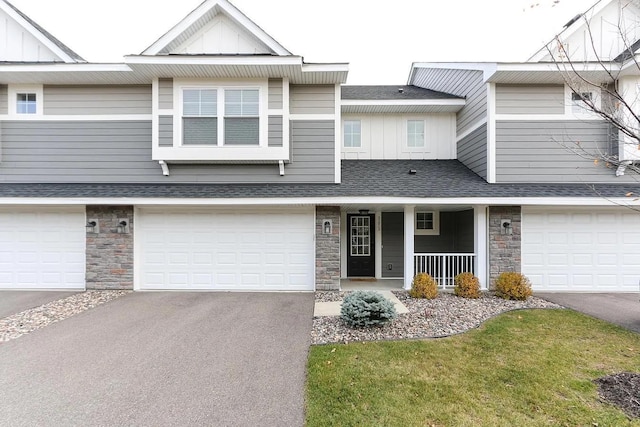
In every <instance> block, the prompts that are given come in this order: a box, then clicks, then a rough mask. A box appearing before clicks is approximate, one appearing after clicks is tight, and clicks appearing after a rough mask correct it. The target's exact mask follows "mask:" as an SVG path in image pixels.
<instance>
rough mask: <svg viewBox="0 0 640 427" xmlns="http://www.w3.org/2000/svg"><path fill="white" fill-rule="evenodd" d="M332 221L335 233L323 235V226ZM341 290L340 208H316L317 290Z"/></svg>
mask: <svg viewBox="0 0 640 427" xmlns="http://www.w3.org/2000/svg"><path fill="white" fill-rule="evenodd" d="M325 220H331V222H332V225H333V231H332V233H331V234H323V232H322V224H323V222H324V221H325ZM339 289H340V207H339V206H317V207H316V290H318V291H330V290H336V291H337V290H339Z"/></svg>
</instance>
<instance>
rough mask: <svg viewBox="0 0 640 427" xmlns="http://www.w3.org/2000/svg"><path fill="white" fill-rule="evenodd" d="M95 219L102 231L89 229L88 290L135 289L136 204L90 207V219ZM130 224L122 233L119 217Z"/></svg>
mask: <svg viewBox="0 0 640 427" xmlns="http://www.w3.org/2000/svg"><path fill="white" fill-rule="evenodd" d="M92 219H95V220H97V222H98V224H99V232H98V233H89V232H87V250H86V273H85V277H86V286H87V289H133V227H134V221H133V206H87V221H89V220H92ZM119 219H126V220H127V222H128V223H129V230H128V232H127V233H122V234H121V233H118V232H117V227H118V220H119Z"/></svg>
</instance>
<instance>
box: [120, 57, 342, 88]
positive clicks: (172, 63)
mask: <svg viewBox="0 0 640 427" xmlns="http://www.w3.org/2000/svg"><path fill="white" fill-rule="evenodd" d="M125 62H126V64H127V65H128V66H129V67H131V69H132V70H133V71H134V72H135V73H136V74H141V75H145V76H147V77H149V78H154V77H165V76H172V77H175V78H195V79H197V78H202V79H227V78H236V79H238V78H240V79H252V78H269V77H285V78H288V79H289V81H290V83H294V84H296V83H298V84H342V83H345V82H346V80H347V74H348V72H349V64H346V63H336V64H306V63H304V62H303V59H302V57H301V56H262V55H260V56H241V55H239V56H207V55H203V56H190V55H168V56H142V55H131V56H126V57H125Z"/></svg>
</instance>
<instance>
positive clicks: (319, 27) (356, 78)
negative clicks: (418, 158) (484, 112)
mask: <svg viewBox="0 0 640 427" xmlns="http://www.w3.org/2000/svg"><path fill="white" fill-rule="evenodd" d="M9 1H10V2H11V3H12V4H13V5H14V6H16V7H17V8H18V9H20V10H22V11H23V12H24V13H26V14H27V15H28V16H30V17H31V18H32V19H33V20H35V21H36V22H37V23H38V24H40V25H41V26H43V27H44V28H45V29H46V30H47V31H49V32H50V33H52V34H53V35H54V36H56V37H57V38H58V39H60V40H61V41H62V42H63V43H65V44H66V45H68V46H69V47H70V48H71V49H73V50H74V51H76V52H77V53H78V54H80V55H81V56H83V57H84V58H85V59H87V60H88V61H91V62H122V57H123V56H124V55H127V54H136V53H140V52H141V51H142V50H144V49H145V48H146V47H148V46H149V45H151V44H152V43H153V42H154V41H155V40H157V39H158V38H159V37H160V36H162V35H163V34H164V33H165V32H166V31H168V30H169V29H170V28H171V27H173V26H174V25H175V24H176V23H178V22H179V21H180V20H181V19H182V18H183V17H185V16H186V15H187V14H188V13H189V12H191V11H192V10H193V9H195V8H196V7H197V6H198V5H199V4H200V3H201V2H202V0H177V1H174V0H161V1H158V0H109V1H95V0H9ZM231 1H232V3H233V4H234V5H235V6H236V7H237V8H239V9H240V10H241V11H243V12H244V13H245V14H246V15H247V16H248V17H249V18H251V19H252V20H253V21H254V22H255V23H256V24H258V25H259V26H261V27H262V28H263V29H264V30H265V31H266V32H267V33H269V34H270V35H271V36H272V37H274V38H275V39H276V40H278V42H280V43H281V44H282V45H283V46H284V47H286V48H287V49H288V50H289V51H291V52H292V53H294V54H296V55H302V56H304V58H305V61H306V62H349V63H350V72H349V80H348V82H347V83H349V84H401V83H404V82H406V79H407V76H408V74H409V69H410V67H411V63H412V62H443V61H524V60H526V59H527V58H528V57H529V56H530V55H531V54H533V53H534V52H535V51H536V50H537V49H539V48H540V47H542V45H543V44H544V42H546V41H548V40H550V39H551V38H552V37H553V35H554V34H555V33H557V32H559V31H560V30H561V29H562V26H563V25H564V24H565V23H566V22H567V21H569V20H570V19H571V18H572V17H574V16H575V15H576V14H578V13H580V12H584V11H585V10H586V9H588V8H589V7H590V6H591V5H592V4H593V3H594V2H595V0H593V1H591V0H587V1H585V0H559V2H558V3H557V4H555V5H553V4H554V1H553V0H441V1H433V0H391V1H385V2H383V1H380V0H322V1H320V0H314V1H310V0H231ZM536 3H537V4H538V6H535V7H530V6H531V5H532V4H536Z"/></svg>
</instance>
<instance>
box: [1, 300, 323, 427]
mask: <svg viewBox="0 0 640 427" xmlns="http://www.w3.org/2000/svg"><path fill="white" fill-rule="evenodd" d="M313 298H314V297H313V294H312V293H217V292H216V293H213V292H212V293H204V292H203V293H187V292H173V293H168V292H153V293H142V292H140V293H132V294H129V295H126V296H123V297H121V298H118V299H116V300H114V301H111V302H109V303H106V304H104V305H101V306H99V307H96V308H94V309H91V310H88V311H85V312H83V313H81V314H78V315H77V316H74V317H71V318H69V319H67V320H64V321H62V322H58V323H54V324H52V325H50V326H47V327H46V328H43V329H41V330H38V331H35V332H32V333H31V334H28V335H25V336H23V337H20V338H18V339H15V340H13V341H9V342H6V343H3V344H0V402H2V405H1V406H2V421H0V424H1V425H7V426H13V427H19V426H36V425H37V426H68V425H78V426H80V425H82V426H96V425H100V426H125V425H127V426H134V425H135V426H205V425H206V426H227V425H229V426H301V425H303V423H304V388H305V375H306V362H307V353H308V350H309V345H310V330H311V323H312V313H313Z"/></svg>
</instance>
